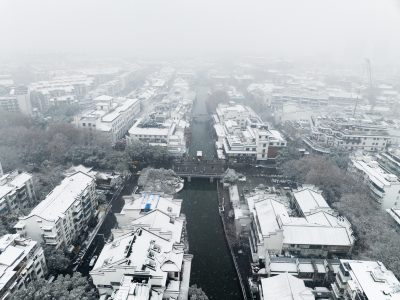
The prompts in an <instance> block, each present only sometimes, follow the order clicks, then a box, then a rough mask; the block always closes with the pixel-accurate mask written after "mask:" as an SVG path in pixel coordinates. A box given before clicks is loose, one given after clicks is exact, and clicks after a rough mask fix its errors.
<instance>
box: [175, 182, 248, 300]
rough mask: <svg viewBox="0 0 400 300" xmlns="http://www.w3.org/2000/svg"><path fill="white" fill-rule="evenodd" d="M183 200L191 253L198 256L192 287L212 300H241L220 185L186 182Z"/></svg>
mask: <svg viewBox="0 0 400 300" xmlns="http://www.w3.org/2000/svg"><path fill="white" fill-rule="evenodd" d="M179 197H180V198H182V199H183V204H182V210H183V213H184V214H185V215H186V219H187V232H188V236H189V252H190V253H191V254H193V255H194V258H193V261H192V273H191V277H190V282H191V284H197V285H198V286H199V287H201V288H202V289H203V290H204V291H205V292H206V294H207V296H208V297H209V298H210V299H215V300H219V299H221V300H223V299H227V300H228V299H232V300H236V299H237V300H241V299H242V294H241V290H240V286H239V282H238V279H237V276H236V271H235V269H234V267H233V263H232V259H231V256H230V253H229V249H228V246H227V244H226V241H225V236H224V231H223V227H222V223H221V218H220V216H219V213H218V199H217V190H216V184H215V183H210V182H209V181H208V180H207V179H196V180H193V181H192V182H185V188H184V190H183V191H182V192H180V193H179Z"/></svg>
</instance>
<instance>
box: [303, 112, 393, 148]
mask: <svg viewBox="0 0 400 300" xmlns="http://www.w3.org/2000/svg"><path fill="white" fill-rule="evenodd" d="M390 141H391V137H390V135H389V133H388V128H387V126H386V125H384V124H379V123H376V122H375V123H374V122H372V121H369V120H368V121H367V120H356V119H346V118H330V117H312V118H311V134H310V137H309V140H308V142H309V146H310V147H312V148H314V150H316V151H318V149H319V148H320V147H324V148H328V149H330V148H332V149H341V150H346V151H356V150H362V151H371V152H377V151H383V150H385V148H386V146H387V145H388V144H390Z"/></svg>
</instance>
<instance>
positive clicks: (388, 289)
mask: <svg viewBox="0 0 400 300" xmlns="http://www.w3.org/2000/svg"><path fill="white" fill-rule="evenodd" d="M332 291H333V296H334V299H335V300H339V299H340V300H353V299H365V300H392V299H393V300H394V299H400V282H399V281H398V279H397V278H396V277H395V276H394V274H393V272H392V271H390V270H388V269H386V267H385V266H384V265H383V264H382V263H381V262H379V261H359V260H340V268H339V272H338V273H337V274H336V280H335V282H334V283H333V284H332Z"/></svg>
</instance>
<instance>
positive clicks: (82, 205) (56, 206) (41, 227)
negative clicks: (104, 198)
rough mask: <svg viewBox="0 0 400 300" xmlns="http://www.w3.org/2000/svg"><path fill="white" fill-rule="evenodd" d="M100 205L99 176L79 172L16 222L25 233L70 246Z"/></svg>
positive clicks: (42, 239)
mask: <svg viewBox="0 0 400 300" xmlns="http://www.w3.org/2000/svg"><path fill="white" fill-rule="evenodd" d="M96 208H97V199H96V197H95V179H94V178H93V177H91V176H89V175H87V174H85V173H82V172H77V173H75V174H73V175H71V176H68V177H66V178H65V179H64V180H63V181H62V182H61V183H60V184H59V185H58V186H57V187H56V188H54V189H53V190H52V191H51V192H50V193H49V194H48V195H47V196H46V198H45V199H44V200H43V201H42V202H40V203H39V204H38V205H37V206H36V207H35V208H34V209H33V210H32V211H31V212H30V213H29V214H28V215H27V216H22V217H20V218H19V221H18V223H17V224H16V225H15V226H14V228H16V230H17V232H18V233H19V234H21V236H26V237H30V238H32V239H33V240H35V241H37V242H40V243H42V242H43V243H45V244H47V245H52V246H55V247H57V248H59V247H61V246H62V245H64V246H65V247H70V246H71V245H72V244H73V242H74V241H75V240H76V239H77V238H78V237H79V236H80V235H81V234H82V233H84V232H85V231H86V230H87V225H88V222H89V220H90V219H91V217H92V216H93V215H94V213H95V210H96Z"/></svg>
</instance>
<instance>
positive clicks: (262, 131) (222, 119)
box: [213, 102, 286, 161]
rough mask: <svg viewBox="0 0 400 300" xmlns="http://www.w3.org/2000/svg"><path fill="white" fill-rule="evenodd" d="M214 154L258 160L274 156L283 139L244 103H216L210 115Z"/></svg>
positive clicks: (283, 144) (222, 157) (236, 158)
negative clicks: (212, 125) (212, 128)
mask: <svg viewBox="0 0 400 300" xmlns="http://www.w3.org/2000/svg"><path fill="white" fill-rule="evenodd" d="M213 119H214V129H215V134H216V137H217V141H216V148H217V154H218V158H220V159H233V160H239V161H243V160H244V161H262V160H268V159H274V158H276V156H277V154H278V152H279V151H280V149H282V148H284V147H286V140H285V139H284V138H283V136H282V135H281V133H280V132H279V131H277V130H272V129H270V128H269V125H268V124H266V123H264V122H263V121H262V120H261V118H260V117H259V116H258V115H257V114H256V113H255V112H254V111H253V110H252V109H251V108H250V107H248V106H243V105H240V104H235V103H233V102H231V103H229V104H219V105H218V107H217V109H216V114H214V115H213Z"/></svg>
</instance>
